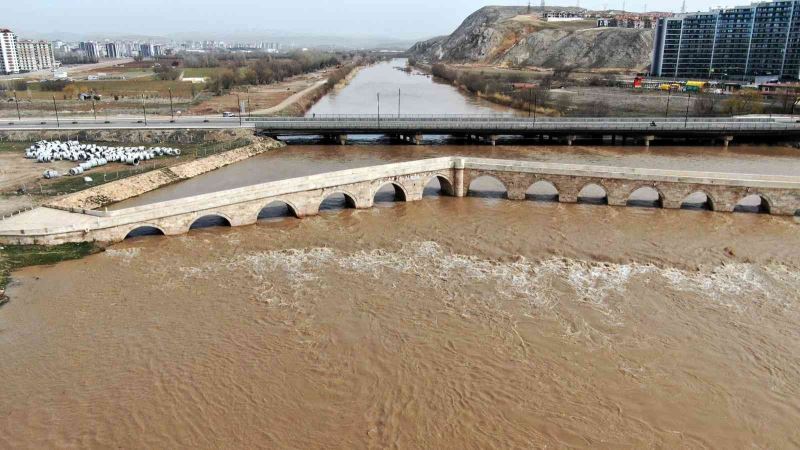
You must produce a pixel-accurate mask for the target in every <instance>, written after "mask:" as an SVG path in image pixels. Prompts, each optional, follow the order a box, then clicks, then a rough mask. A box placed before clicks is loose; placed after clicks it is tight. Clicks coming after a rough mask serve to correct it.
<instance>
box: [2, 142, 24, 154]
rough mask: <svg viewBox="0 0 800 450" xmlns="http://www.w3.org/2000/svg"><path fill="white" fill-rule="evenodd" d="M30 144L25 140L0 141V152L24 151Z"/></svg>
mask: <svg viewBox="0 0 800 450" xmlns="http://www.w3.org/2000/svg"><path fill="white" fill-rule="evenodd" d="M30 145H31V144H29V143H27V142H0V152H24V151H25V149H27V148H28V147H30Z"/></svg>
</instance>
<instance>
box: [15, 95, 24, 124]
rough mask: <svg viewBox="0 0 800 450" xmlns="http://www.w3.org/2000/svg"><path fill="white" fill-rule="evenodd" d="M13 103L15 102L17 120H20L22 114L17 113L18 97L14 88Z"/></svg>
mask: <svg viewBox="0 0 800 450" xmlns="http://www.w3.org/2000/svg"><path fill="white" fill-rule="evenodd" d="M14 103H16V104H17V120H22V114H20V113H19V99H18V98H17V91H16V90H14Z"/></svg>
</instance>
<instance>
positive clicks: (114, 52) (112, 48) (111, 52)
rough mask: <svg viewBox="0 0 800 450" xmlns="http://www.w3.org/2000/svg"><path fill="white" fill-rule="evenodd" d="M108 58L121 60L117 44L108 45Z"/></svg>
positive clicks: (109, 43)
mask: <svg viewBox="0 0 800 450" xmlns="http://www.w3.org/2000/svg"><path fill="white" fill-rule="evenodd" d="M106 58H111V59H117V58H119V51H118V49H117V44H116V43H114V42H107V43H106Z"/></svg>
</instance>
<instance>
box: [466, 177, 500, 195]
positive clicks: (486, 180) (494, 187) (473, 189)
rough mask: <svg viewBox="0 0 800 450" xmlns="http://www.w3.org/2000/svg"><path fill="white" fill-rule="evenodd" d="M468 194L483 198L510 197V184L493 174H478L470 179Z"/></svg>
mask: <svg viewBox="0 0 800 450" xmlns="http://www.w3.org/2000/svg"><path fill="white" fill-rule="evenodd" d="M476 184H477V186H476ZM467 195H469V196H471V197H483V198H506V197H508V186H506V184H505V183H503V181H502V180H500V179H499V178H497V177H495V176H493V175H488V174H484V175H478V176H477V177H474V178H473V179H472V180H470V182H469V187H468V189H467Z"/></svg>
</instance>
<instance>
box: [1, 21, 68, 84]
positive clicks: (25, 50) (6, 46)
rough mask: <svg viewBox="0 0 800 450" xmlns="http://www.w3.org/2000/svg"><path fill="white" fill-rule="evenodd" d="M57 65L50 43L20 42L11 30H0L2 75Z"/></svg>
mask: <svg viewBox="0 0 800 450" xmlns="http://www.w3.org/2000/svg"><path fill="white" fill-rule="evenodd" d="M57 65H58V63H57V62H56V59H55V56H54V55H53V44H51V43H50V42H47V41H32V40H20V39H18V38H17V35H16V34H14V33H13V32H12V31H11V30H8V29H5V28H3V29H0V73H2V74H12V73H20V72H34V71H37V70H46V69H52V68H54V67H57Z"/></svg>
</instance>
